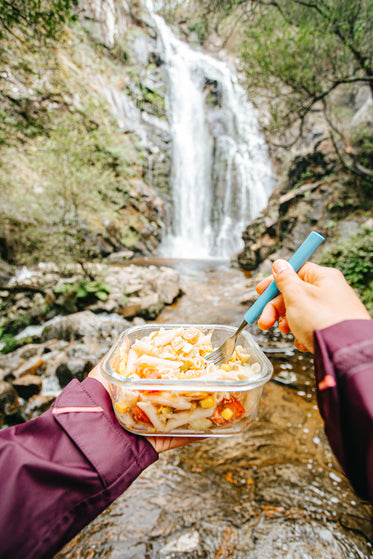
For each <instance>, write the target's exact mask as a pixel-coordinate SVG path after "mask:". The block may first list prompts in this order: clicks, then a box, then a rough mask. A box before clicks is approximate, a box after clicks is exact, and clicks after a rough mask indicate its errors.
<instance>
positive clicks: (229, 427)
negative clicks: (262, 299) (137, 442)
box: [100, 323, 273, 437]
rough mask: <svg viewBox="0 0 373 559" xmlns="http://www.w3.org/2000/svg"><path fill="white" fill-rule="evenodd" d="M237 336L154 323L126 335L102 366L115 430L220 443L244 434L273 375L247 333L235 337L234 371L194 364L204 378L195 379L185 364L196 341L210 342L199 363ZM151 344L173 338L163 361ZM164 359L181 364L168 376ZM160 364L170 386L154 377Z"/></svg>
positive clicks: (209, 327)
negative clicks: (214, 439) (217, 439)
mask: <svg viewBox="0 0 373 559" xmlns="http://www.w3.org/2000/svg"><path fill="white" fill-rule="evenodd" d="M235 331H236V328H235V327H233V326H225V325H220V324H202V325H201V324H188V325H185V324H184V325H182V324H155V323H154V324H146V325H143V326H134V327H130V328H128V329H127V330H125V331H124V332H123V333H122V334H121V335H120V337H119V339H118V340H117V342H116V343H115V344H114V345H113V347H112V348H111V350H110V351H109V353H108V354H107V355H106V356H105V358H104V359H103V361H102V362H101V365H100V366H101V372H102V374H103V375H104V377H105V378H106V380H107V381H108V382H109V388H110V395H111V398H112V402H113V408H114V412H115V414H116V416H117V418H118V421H119V422H120V424H121V425H122V426H123V427H124V428H125V429H126V430H128V431H130V432H132V433H135V434H138V435H148V436H150V435H162V436H188V437H193V436H195V437H224V436H229V435H233V434H236V433H240V432H241V431H243V430H245V429H246V428H247V427H248V426H249V425H250V423H252V421H253V420H254V418H255V417H256V415H257V412H258V407H259V400H260V396H261V394H262V390H263V386H264V384H265V383H266V382H268V381H269V380H270V378H271V376H272V373H273V367H272V365H271V363H270V361H269V360H268V359H267V357H266V356H265V355H264V353H263V351H262V350H261V349H260V347H259V346H258V344H257V343H256V342H255V340H254V338H253V337H252V336H251V334H249V332H247V331H245V330H244V331H243V332H242V333H241V334H240V336H239V338H238V340H237V346H236V351H237V352H238V354H239V358H238V354H235V360H236V363H235V364H233V365H232V364H230V363H228V364H227V365H226V366H220V367H216V366H215V365H209V364H208V362H207V361H205V360H204V359H203V357H199V359H200V361H199V365H198V367H197V369H198V368H200V372H203V371H206V373H207V374H204V373H203V374H200V372H198V370H197V371H196V370H193V366H194V367H195V364H194V365H193V364H192V362H193V361H195V359H194V360H193V358H192V357H191V358H190V362H189V361H188V355H190V356H193V355H196V350H195V347H197V345H195V344H197V342H196V338H198V336H199V338H198V340H201V339H202V340H204V341H206V340H210V339H211V343H210V347H208V346H207V345H205V346H204V349H203V350H201V354H200V355H201V356H203V355H204V354H208V353H210V352H211V351H212V350H213V349H216V348H217V347H219V346H220V345H221V344H222V343H223V342H224V341H225V340H226V339H227V338H228V337H230V336H232V335H233V334H234V332H235ZM154 336H155V338H154V340H155V339H157V340H158V341H156V342H154V341H153V342H152V343H158V344H159V346H158V347H160V341H161V340H163V341H166V342H167V340H168V339H170V338H172V337H173V339H172V340H171V342H170V344H168V345H164V346H163V347H161V349H160V350H159V351H160V354H161V355H163V357H161V358H159V355H157V352H158V347H157V351H156V352H155V350H154V348H153V350H151V349H149V343H148V342H149V338H150V339H151V338H152V337H154ZM183 336H185V338H186V339H185V338H184V337H183ZM205 336H206V337H205ZM144 342H145V345H144ZM146 344H148V345H146ZM211 344H212V346H211ZM202 345H203V344H202ZM200 347H202V346H201V344H200ZM133 348H136V351H137V353H136V356H135V362H136V363H139V365H136V366H137V367H138V368H137V369H135V371H137V373H136V372H135V373H134V374H132V373H131V372H130V369H133V362H134V355H135V354H134V351H135V350H134V349H133ZM131 349H132V352H131V355H130V350H131ZM162 351H163V353H162ZM165 351H166V354H165ZM167 351H168V353H167ZM170 352H172V354H171V353H170ZM188 352H190V353H188ZM149 353H150V355H149ZM165 355H166V360H165V359H164V356H165ZM167 355H169V356H170V357H169V358H170V359H171V364H172V365H173V366H175V367H176V365H175V363H179V364H180V363H181V368H179V369H176V368H175V369H172V368H171V369H170V368H169V366H168V363H169V361H168V360H167ZM136 359H137V361H136ZM180 359H181V360H180ZM241 359H242V361H241ZM197 360H198V359H197ZM165 363H166V371H169V373H168V376H169V378H164V377H163V376H162V374H158V370H157V369H158V368H160V369H162V368H164V366H165ZM189 366H190V367H191V369H189ZM173 370H174V371H175V373H173ZM139 371H140V374H139ZM127 375H128V376H127Z"/></svg>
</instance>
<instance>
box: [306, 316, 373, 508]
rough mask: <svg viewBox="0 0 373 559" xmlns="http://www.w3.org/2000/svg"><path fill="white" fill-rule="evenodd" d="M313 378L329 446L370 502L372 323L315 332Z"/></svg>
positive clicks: (372, 477)
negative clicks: (314, 376) (314, 378)
mask: <svg viewBox="0 0 373 559" xmlns="http://www.w3.org/2000/svg"><path fill="white" fill-rule="evenodd" d="M315 375H316V386H317V398H318V404H319V409H320V412H321V415H322V417H323V419H324V421H325V432H326V435H327V437H328V439H329V442H330V445H331V447H332V449H333V451H334V453H335V455H336V456H337V458H338V460H339V462H340V464H341V466H342V467H343V469H344V471H345V473H346V475H347V477H348V478H349V480H350V481H351V483H352V484H353V486H354V488H355V490H356V491H357V493H359V495H360V496H361V497H363V498H364V499H369V500H370V501H371V502H372V503H373V320H346V321H344V322H341V323H339V324H336V325H334V326H330V327H329V328H325V329H324V330H318V331H316V332H315Z"/></svg>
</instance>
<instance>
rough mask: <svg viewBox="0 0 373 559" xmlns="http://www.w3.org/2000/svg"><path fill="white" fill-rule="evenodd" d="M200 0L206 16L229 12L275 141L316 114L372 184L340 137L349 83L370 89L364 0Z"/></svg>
mask: <svg viewBox="0 0 373 559" xmlns="http://www.w3.org/2000/svg"><path fill="white" fill-rule="evenodd" d="M201 2H202V4H204V6H205V9H206V17H209V16H211V17H214V15H215V13H216V12H217V13H219V14H220V17H221V20H222V21H227V20H228V18H232V17H233V16H234V18H235V20H236V21H235V24H234V25H233V26H230V29H233V30H234V33H235V34H236V35H239V34H240V40H241V44H242V64H241V66H242V70H243V72H244V73H245V74H246V82H247V87H248V89H249V92H250V95H253V94H254V95H255V94H256V95H259V96H260V97H261V99H262V100H263V98H265V99H266V103H267V105H268V110H269V113H270V116H271V121H270V124H269V125H268V126H267V130H268V131H269V132H271V133H272V134H275V135H276V136H277V138H276V143H277V144H281V145H282V146H284V147H285V146H291V145H293V144H294V143H295V142H296V140H297V139H299V138H301V137H304V136H306V133H307V131H308V124H309V121H308V119H309V117H310V116H311V115H312V116H314V113H315V112H317V113H319V118H320V116H321V115H323V118H324V122H325V124H326V125H327V126H328V127H329V133H330V136H331V137H332V138H333V143H334V146H335V149H336V153H338V155H339V156H340V157H341V159H342V160H343V162H344V165H345V166H346V168H348V169H350V170H352V171H353V172H355V173H356V172H357V173H358V174H360V175H361V176H364V177H365V178H366V180H369V181H370V182H372V176H373V175H372V173H371V172H370V171H369V170H372V169H373V167H372V162H371V160H370V159H369V161H366V160H364V157H362V159H361V160H358V161H357V159H356V153H354V152H353V151H352V150H351V146H350V145H349V143H348V140H347V141H346V135H345V131H346V128H348V127H349V125H350V121H351V114H352V112H351V111H352V109H353V108H355V107H354V106H353V97H354V94H356V90H357V88H358V87H359V88H360V87H361V86H362V85H365V86H367V87H368V88H369V89H370V92H371V94H373V49H372V43H373V23H372V22H373V2H372V0H350V1H349V2H346V1H345V0H322V1H320V2H319V1H312V2H305V1H304V0H276V2H270V1H267V0H229V1H228V2H225V1H223V0H213V1H210V0H201ZM232 14H233V15H232ZM215 17H216V16H215ZM216 26H217V24H216ZM229 32H230V33H232V31H231V30H230V31H229ZM262 102H263V101H262ZM346 105H348V106H346ZM352 147H355V146H354V145H353V144H352ZM359 155H360V153H359ZM364 166H365V167H367V169H368V172H366V170H365V169H364Z"/></svg>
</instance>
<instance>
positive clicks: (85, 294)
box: [54, 279, 111, 306]
mask: <svg viewBox="0 0 373 559" xmlns="http://www.w3.org/2000/svg"><path fill="white" fill-rule="evenodd" d="M110 289H111V288H110V285H108V284H107V283H104V282H100V281H98V280H88V279H82V280H80V281H78V282H76V283H69V282H66V283H64V284H62V285H61V286H60V287H58V288H56V289H55V290H54V292H55V293H56V294H67V293H71V294H73V295H74V298H75V299H76V302H77V306H81V305H84V304H86V303H88V302H89V301H90V300H92V299H99V300H100V301H106V299H107V298H108V294H109V293H110Z"/></svg>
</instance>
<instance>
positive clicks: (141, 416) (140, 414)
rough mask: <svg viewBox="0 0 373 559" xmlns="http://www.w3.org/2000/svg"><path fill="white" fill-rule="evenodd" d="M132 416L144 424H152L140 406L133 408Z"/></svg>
mask: <svg viewBox="0 0 373 559" xmlns="http://www.w3.org/2000/svg"><path fill="white" fill-rule="evenodd" d="M132 414H133V416H134V417H135V418H136V419H137V421H142V422H143V423H150V424H151V421H150V419H149V417H148V416H147V415H146V413H145V412H144V411H143V410H142V409H141V408H139V406H138V405H137V404H135V405H134V406H133V408H132Z"/></svg>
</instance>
